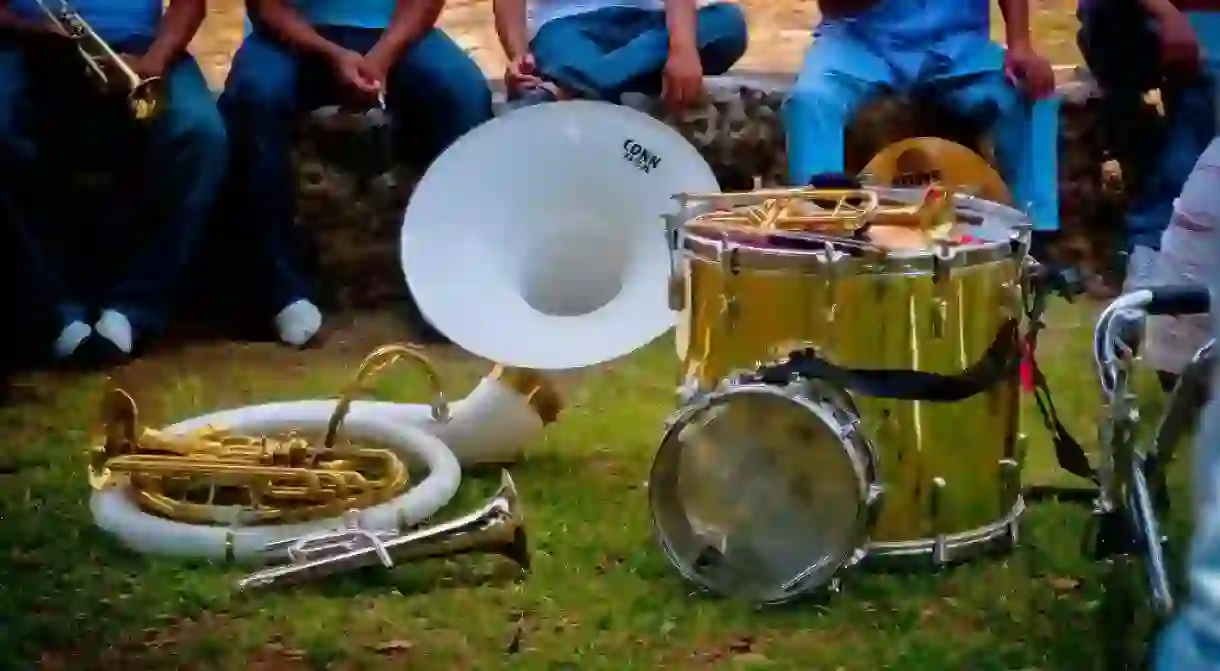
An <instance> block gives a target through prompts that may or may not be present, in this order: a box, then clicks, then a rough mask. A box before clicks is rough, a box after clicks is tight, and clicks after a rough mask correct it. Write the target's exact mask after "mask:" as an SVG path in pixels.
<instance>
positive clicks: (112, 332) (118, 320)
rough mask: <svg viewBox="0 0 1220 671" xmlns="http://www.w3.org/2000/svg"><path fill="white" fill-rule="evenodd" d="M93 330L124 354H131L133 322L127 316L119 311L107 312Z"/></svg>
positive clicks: (103, 313)
mask: <svg viewBox="0 0 1220 671" xmlns="http://www.w3.org/2000/svg"><path fill="white" fill-rule="evenodd" d="M93 330H94V331H96V332H97V334H98V335H100V336H102V337H103V338H105V339H106V340H109V341H110V342H111V343H112V344H113V345H114V346H115V347H117V348H118V349H119V351H120V352H122V353H123V354H131V347H132V344H133V343H132V341H133V336H132V333H131V322H130V321H128V320H127V316H126V315H124V314H123V313H122V312H119V311H117V310H106V311H105V312H102V316H101V318H100V319H98V320H97V323H96V324H94V325H93Z"/></svg>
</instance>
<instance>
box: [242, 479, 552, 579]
mask: <svg viewBox="0 0 1220 671" xmlns="http://www.w3.org/2000/svg"><path fill="white" fill-rule="evenodd" d="M519 505H520V504H519V503H518V500H517V488H516V486H515V485H514V484H513V480H512V477H510V476H509V474H508V471H503V473H502V475H501V485H500V489H499V491H497V492H496V493H495V494H494V495H493V496H492V497H491V498H490V499H488V501H487V502H486V503H484V504H483V505H482V506H481V507H480V508H479V509H478V510H476V511H474V512H472V513H469V514H467V515H463V516H462V517H459V518H457V519H454V520H451V521H449V522H444V523H442V524H438V525H435V526H432V527H427V528H424V529H420V530H418V531H410V532H405V533H393V532H374V531H369V530H365V529H360V528H359V527H357V526H355V525H353V526H352V527H350V528H348V529H344V530H340V531H330V532H322V533H317V534H310V535H306V536H302V537H300V538H295V539H289V540H285V541H281V542H277V543H272V544H270V545H269V546H268V547H267V548H266V550H267V551H268V552H276V551H278V550H282V549H283V548H285V547H286V548H287V550H288V557H289V562H288V563H286V564H282V565H279V566H272V567H269V568H266V569H262V570H259V571H255V572H254V573H251V574H250V575H248V576H246V577H245V578H243V579H242V580H240V581H239V582H238V583H237V589H238V590H239V591H248V590H254V589H259V588H271V587H282V586H287V585H294V584H300V583H302V582H307V581H311V580H317V579H320V578H323V577H325V576H328V575H333V574H335V573H340V572H343V571H350V570H354V569H358V568H363V567H366V566H373V565H375V564H381V565H382V566H384V567H385V568H393V567H394V565H395V563H396V562H400V561H414V560H418V559H425V558H430V557H449V556H455V555H461V554H472V553H488V552H490V553H496V554H500V555H503V556H504V557H507V558H508V559H511V560H513V561H514V562H516V563H517V564H518V565H519V566H520V567H521V568H522V569H524V570H529V564H530V554H529V545H528V541H527V538H526V533H525V523H524V519H523V517H522V514H521V510H520V507H519Z"/></svg>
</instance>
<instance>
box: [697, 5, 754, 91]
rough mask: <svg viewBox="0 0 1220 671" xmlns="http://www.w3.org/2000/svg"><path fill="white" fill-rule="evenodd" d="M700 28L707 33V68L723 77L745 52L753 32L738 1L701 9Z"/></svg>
mask: <svg viewBox="0 0 1220 671" xmlns="http://www.w3.org/2000/svg"><path fill="white" fill-rule="evenodd" d="M699 29H700V30H701V31H704V35H703V36H701V40H702V41H703V42H704V44H705V45H706V46H705V47H704V56H703V57H704V61H705V62H704V69H705V70H706V71H707V72H708V73H709V74H721V73H723V72H725V71H727V70H728V69H729V68H731V67H733V65H734V64H735V63H737V61H738V60H740V59H741V57H742V56H744V55H745V53H746V48H747V47H748V46H749V43H750V30H749V26H748V24H747V22H746V15H745V12H744V11H742V9H741V6H740V5H738V4H737V3H736V2H721V3H717V4H714V5H710V6H708V7H704V8H702V9H700V10H699Z"/></svg>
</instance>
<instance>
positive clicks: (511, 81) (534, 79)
mask: <svg viewBox="0 0 1220 671" xmlns="http://www.w3.org/2000/svg"><path fill="white" fill-rule="evenodd" d="M536 68H537V65H536V64H535V63H534V55H533V54H531V53H528V52H526V53H524V54H521V55H520V56H518V57H516V58H514V59H512V60H511V61H509V62H508V67H507V68H505V70H504V86H505V88H507V89H508V90H509V91H520V90H522V89H528V88H533V87H535V86H541V85H542V80H541V79H539V78H538V75H537V74H536V73H537V69H536Z"/></svg>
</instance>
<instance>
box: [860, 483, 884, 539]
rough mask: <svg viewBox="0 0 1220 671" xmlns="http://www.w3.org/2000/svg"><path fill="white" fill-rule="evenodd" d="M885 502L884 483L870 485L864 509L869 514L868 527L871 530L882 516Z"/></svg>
mask: <svg viewBox="0 0 1220 671" xmlns="http://www.w3.org/2000/svg"><path fill="white" fill-rule="evenodd" d="M883 503H885V486H884V485H876V484H874V485H869V486H868V493H867V494H865V499H864V509H865V512H866V515H867V522H866V524H867V527H868V530H869V531H870V532H871V531H872V529H873V526H874V525H876V523H877V519H878V518H879V517H880V516H881V507H882V504H883Z"/></svg>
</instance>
